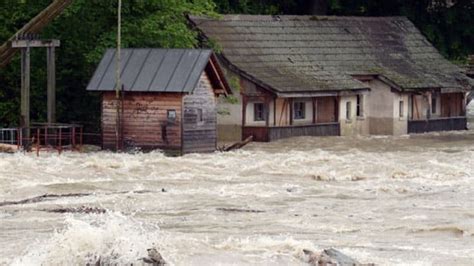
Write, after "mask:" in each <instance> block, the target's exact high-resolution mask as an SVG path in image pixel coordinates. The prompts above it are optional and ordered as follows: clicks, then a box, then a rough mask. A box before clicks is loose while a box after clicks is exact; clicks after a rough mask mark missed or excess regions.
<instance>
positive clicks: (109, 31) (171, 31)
mask: <svg viewBox="0 0 474 266" xmlns="http://www.w3.org/2000/svg"><path fill="white" fill-rule="evenodd" d="M50 2H51V1H50V0H25V1H22V2H20V3H18V2H16V1H15V3H13V4H12V3H9V1H1V2H0V42H2V43H3V42H4V41H6V40H7V39H8V38H9V37H10V36H12V35H13V34H14V33H15V32H16V31H17V30H18V29H20V28H21V27H22V26H23V25H24V24H26V23H27V22H28V21H29V20H30V19H31V18H33V17H34V16H35V15H36V14H38V13H39V12H40V11H41V10H43V9H44V8H45V7H46V6H48V4H49V3H50ZM214 9H215V4H214V2H213V1H211V0H146V1H145V0H133V1H132V0H124V1H123V7H122V46H123V47H165V48H169V47H173V48H191V47H195V46H197V44H198V41H197V33H196V32H194V31H193V30H191V29H190V28H189V27H188V25H187V20H186V17H185V16H184V14H194V15H210V16H216V13H214V12H213V11H214ZM116 25H117V1H116V0H75V1H74V3H73V4H72V5H71V6H70V7H68V8H67V9H66V10H65V11H64V13H63V14H62V15H61V16H60V17H58V18H57V19H56V20H54V22H53V23H51V24H50V25H49V26H48V27H47V28H45V30H44V31H43V32H42V37H43V38H55V39H60V40H61V47H59V48H58V49H57V61H56V62H57V64H56V69H57V75H56V76H57V109H58V110H57V115H58V121H61V122H69V121H79V122H82V123H85V124H86V126H89V128H90V127H93V128H99V125H100V122H99V119H100V97H99V95H98V94H97V93H89V92H87V91H85V88H86V87H87V83H88V82H89V79H90V78H91V76H92V74H93V73H94V70H95V68H96V67H97V64H98V62H99V61H100V59H101V57H102V55H103V53H104V52H105V50H106V49H107V48H113V47H115V46H116V34H117V26H116ZM45 57H46V55H45V51H44V49H33V50H32V56H31V64H32V65H31V75H32V76H31V117H32V121H44V120H45V119H46V60H45ZM0 77H1V78H0V89H1V93H0V127H1V126H10V125H17V124H18V120H19V110H20V107H19V97H20V63H19V56H16V57H15V58H14V60H13V61H12V62H11V63H10V64H9V65H8V66H7V67H6V68H3V69H0ZM89 123H90V125H88V124H89Z"/></svg>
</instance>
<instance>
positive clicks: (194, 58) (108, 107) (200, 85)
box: [87, 48, 231, 154]
mask: <svg viewBox="0 0 474 266" xmlns="http://www.w3.org/2000/svg"><path fill="white" fill-rule="evenodd" d="M115 55H116V50H115V49H109V50H107V52H106V53H105V54H104V56H103V58H102V60H101V62H100V63H99V65H98V67H97V69H96V71H95V73H94V76H93V77H92V79H91V80H90V82H89V85H88V86H87V90H89V91H98V92H100V93H101V94H102V145H103V147H104V148H105V149H115V148H116V147H117V146H119V148H120V146H122V145H130V146H136V147H140V148H143V149H155V148H160V149H164V150H174V151H176V152H178V153H181V154H183V153H192V152H212V151H214V150H215V149H216V143H217V125H216V98H217V97H218V96H219V95H227V94H230V93H231V91H230V88H229V86H228V85H227V82H226V79H225V77H224V75H223V73H222V71H221V69H220V67H219V64H218V63H217V60H216V58H215V55H214V54H213V53H212V51H211V50H198V49H149V48H146V49H122V52H121V56H122V62H123V64H122V67H121V81H122V84H123V87H122V89H121V92H120V97H119V99H117V97H116V92H115V88H116V79H115V75H116V74H115V73H116V70H115V69H116V61H115ZM117 105H119V111H118V112H117ZM117 144H118V145H117Z"/></svg>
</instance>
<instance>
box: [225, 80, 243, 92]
mask: <svg viewBox="0 0 474 266" xmlns="http://www.w3.org/2000/svg"><path fill="white" fill-rule="evenodd" d="M228 80H229V86H230V87H231V88H232V91H233V92H234V93H239V92H240V89H241V88H240V79H239V77H237V76H232V77H230V78H228Z"/></svg>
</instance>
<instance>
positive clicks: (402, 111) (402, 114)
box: [398, 101, 405, 118]
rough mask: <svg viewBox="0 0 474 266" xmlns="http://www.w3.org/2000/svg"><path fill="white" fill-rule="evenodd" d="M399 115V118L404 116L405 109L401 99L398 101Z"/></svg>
mask: <svg viewBox="0 0 474 266" xmlns="http://www.w3.org/2000/svg"><path fill="white" fill-rule="evenodd" d="M398 108H399V115H400V118H402V117H404V116H405V111H404V104H403V101H400V105H399V107H398Z"/></svg>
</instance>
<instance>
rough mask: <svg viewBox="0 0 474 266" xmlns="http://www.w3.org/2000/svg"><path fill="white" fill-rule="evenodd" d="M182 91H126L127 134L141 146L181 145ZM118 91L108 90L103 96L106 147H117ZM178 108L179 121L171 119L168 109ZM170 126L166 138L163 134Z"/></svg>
mask: <svg viewBox="0 0 474 266" xmlns="http://www.w3.org/2000/svg"><path fill="white" fill-rule="evenodd" d="M182 97H183V96H182V94H181V93H143V92H125V97H124V103H123V108H124V110H123V117H122V123H123V137H124V139H125V140H126V141H125V142H126V143H127V142H128V143H132V144H133V145H136V146H137V147H141V148H146V149H149V148H165V149H166V148H169V149H179V148H180V147H181V103H182ZM115 104H116V101H115V92H104V93H103V98H102V140H103V147H104V148H105V149H114V148H115V121H116V105H115ZM169 109H172V110H176V121H175V123H168V119H167V110H169ZM163 127H166V139H165V138H164V137H163V136H162V132H163Z"/></svg>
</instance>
